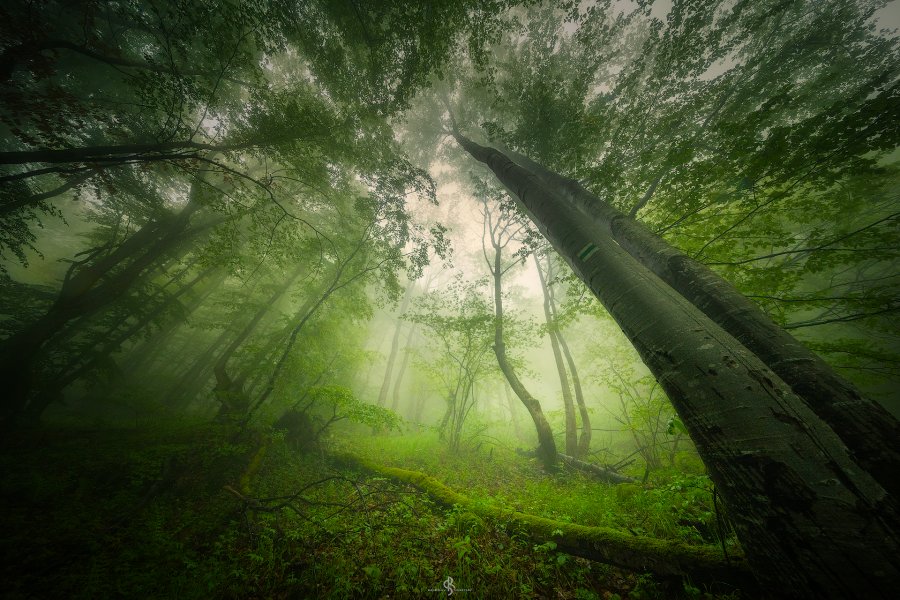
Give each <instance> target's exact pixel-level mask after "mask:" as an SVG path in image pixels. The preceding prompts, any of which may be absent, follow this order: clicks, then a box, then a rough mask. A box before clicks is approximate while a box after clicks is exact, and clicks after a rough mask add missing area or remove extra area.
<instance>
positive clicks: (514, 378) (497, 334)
mask: <svg viewBox="0 0 900 600" xmlns="http://www.w3.org/2000/svg"><path fill="white" fill-rule="evenodd" d="M502 268H503V264H502V261H501V253H500V248H499V247H496V245H495V248H494V269H493V275H494V354H495V355H496V356H497V364H499V365H500V370H501V371H502V372H503V376H504V377H506V381H508V382H509V387H511V388H512V391H513V392H515V394H516V396H518V397H519V400H520V401H521V402H522V404H524V405H525V408H526V409H527V410H528V414H529V415H531V420H532V421H534V428H535V430H536V431H537V436H538V458H539V459H540V460H541V462H542V463H543V464H544V467H545V468H547V469H554V468H556V442H555V441H554V440H553V430H552V429H550V423H548V422H547V418H546V417H545V416H544V411H543V410H541V403H540V402H538V400H537V399H536V398H535V397H534V396H532V395H531V394H530V393H529V392H528V390H527V389H526V388H525V385H524V384H523V383H522V382H521V380H519V377H518V375H516V371H515V369H514V368H513V366H512V363H510V362H509V359H508V358H507V357H506V344H505V343H504V342H503V287H502V284H501V280H502V277H503V270H502Z"/></svg>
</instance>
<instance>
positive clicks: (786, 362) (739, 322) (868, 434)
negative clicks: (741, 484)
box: [511, 153, 900, 498]
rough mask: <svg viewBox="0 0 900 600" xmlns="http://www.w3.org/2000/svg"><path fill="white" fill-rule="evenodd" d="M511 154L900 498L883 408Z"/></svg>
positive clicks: (755, 310)
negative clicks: (777, 382)
mask: <svg viewBox="0 0 900 600" xmlns="http://www.w3.org/2000/svg"><path fill="white" fill-rule="evenodd" d="M511 154H512V157H513V159H514V160H515V161H516V162H518V163H519V164H520V165H521V166H523V167H524V168H526V169H528V170H530V171H531V172H532V173H534V174H535V175H536V176H537V177H538V178H540V179H541V180H542V182H543V183H545V184H547V185H549V186H551V187H552V188H553V189H554V190H555V191H557V192H558V193H559V195H560V196H562V197H563V198H565V199H566V200H567V201H568V202H569V204H570V205H572V206H574V207H576V208H577V209H578V210H579V211H580V212H581V214H583V215H585V216H586V217H588V218H590V219H592V221H593V223H594V224H595V225H596V226H597V228H598V230H599V231H601V232H604V233H607V234H609V235H611V236H612V237H613V239H615V240H616V242H617V243H618V244H619V246H621V247H622V248H624V249H625V250H626V251H627V252H628V253H629V254H631V255H632V256H633V257H634V258H635V259H637V260H638V261H639V262H640V263H641V264H642V265H644V266H645V267H647V268H648V269H650V270H651V271H652V272H653V273H655V274H656V275H657V276H659V277H660V278H661V279H662V280H663V281H665V282H666V283H667V284H669V285H670V286H671V287H672V288H673V289H674V290H676V291H677V292H678V293H679V294H681V295H682V296H683V297H684V298H686V299H687V300H688V301H689V302H691V303H692V304H694V306H696V307H697V308H698V309H700V310H701V311H702V312H703V313H704V314H705V315H707V316H708V317H709V318H710V319H712V320H713V321H714V322H716V323H717V324H718V325H719V326H721V327H722V328H723V329H725V331H727V332H728V333H730V334H731V335H733V336H734V337H735V338H737V340H738V341H740V342H741V344H743V345H744V346H746V348H747V349H748V350H750V351H751V352H753V353H754V354H756V356H758V357H759V358H760V360H762V361H763V362H764V363H765V364H766V365H767V366H768V367H769V368H770V369H772V370H773V371H774V372H775V373H776V374H778V376H779V377H780V378H781V379H782V380H784V382H785V383H787V384H788V385H789V386H790V387H791V389H792V390H793V392H794V393H795V394H797V395H798V396H800V397H801V398H803V400H804V401H805V402H806V403H807V404H808V405H809V407H810V408H811V409H812V410H813V411H814V412H815V413H816V414H817V415H819V417H821V418H822V419H823V420H824V421H825V422H826V423H828V425H829V426H830V427H831V428H832V429H833V430H834V431H835V432H836V433H837V434H838V435H839V436H840V438H841V440H843V442H844V443H845V444H846V445H847V447H848V448H849V449H850V452H851V453H852V455H853V459H854V460H855V461H856V462H857V463H858V464H859V465H860V466H861V467H863V468H864V469H865V470H866V471H868V472H869V473H870V474H871V475H872V476H873V477H875V479H877V480H878V482H879V483H880V484H881V485H882V486H883V487H884V488H885V489H886V490H888V491H889V492H890V493H891V494H892V495H893V496H894V497H895V498H900V477H898V476H897V473H900V422H898V420H897V419H896V418H895V417H894V416H893V415H892V414H890V413H889V412H888V411H887V410H886V409H885V408H884V407H883V406H881V405H880V404H878V403H877V402H874V401H872V400H870V399H868V398H866V397H865V396H863V395H862V393H861V392H860V391H859V390H858V389H857V388H856V387H855V386H854V385H853V384H852V383H850V382H849V381H847V380H845V379H844V378H843V377H841V376H840V375H838V374H837V373H836V372H835V371H834V370H833V369H832V368H831V367H830V366H829V365H828V364H827V363H826V362H825V361H824V360H822V359H821V358H820V357H819V356H817V355H816V354H815V353H814V352H812V351H811V350H809V349H808V348H807V347H806V346H804V345H803V344H802V343H801V342H799V341H798V340H797V339H796V338H794V337H793V336H792V335H791V334H790V333H788V332H787V331H785V330H784V329H783V328H781V327H779V326H778V325H777V324H776V323H774V322H773V321H772V319H770V318H769V316H768V315H767V314H765V313H764V312H763V311H762V309H760V308H759V306H757V305H756V304H754V303H753V302H752V301H751V300H749V299H748V298H746V297H745V296H743V295H742V294H741V293H740V292H738V291H737V290H736V289H735V288H734V286H732V285H731V284H730V283H728V282H727V281H725V280H724V279H722V277H720V276H719V275H718V274H717V273H716V272H715V271H713V270H712V269H710V268H709V267H707V266H706V265H704V264H702V263H700V262H698V261H696V260H694V259H692V258H691V257H689V256H687V255H685V254H684V253H683V252H681V251H680V250H678V249H677V248H674V247H672V246H671V245H669V244H668V243H667V242H666V241H665V240H663V239H662V238H660V237H659V236H657V235H656V234H654V233H653V232H651V231H650V230H649V229H647V228H646V227H645V226H644V225H643V224H641V223H640V222H638V221H636V220H634V219H632V218H629V217H628V216H626V215H625V214H623V213H622V212H620V211H619V210H618V209H616V208H615V207H613V206H612V205H610V204H609V203H607V202H605V201H603V199H601V198H599V197H597V196H595V195H594V194H591V193H590V192H588V191H587V190H586V189H584V188H583V187H582V186H581V185H580V184H579V183H578V182H576V181H573V180H571V179H568V178H566V177H563V176H561V175H558V174H556V173H553V172H551V171H549V170H547V169H545V168H544V167H542V166H541V165H539V164H538V163H536V162H534V161H532V160H530V159H528V158H527V157H525V156H522V155H520V154H517V153H511Z"/></svg>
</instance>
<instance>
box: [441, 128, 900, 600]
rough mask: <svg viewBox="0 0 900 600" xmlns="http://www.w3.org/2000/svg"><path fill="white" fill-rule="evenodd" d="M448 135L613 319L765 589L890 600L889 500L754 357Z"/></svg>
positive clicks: (531, 185) (537, 187)
mask: <svg viewBox="0 0 900 600" xmlns="http://www.w3.org/2000/svg"><path fill="white" fill-rule="evenodd" d="M456 139H457V141H458V142H459V144H460V145H461V146H462V147H463V148H464V149H465V150H467V151H468V152H469V153H470V154H471V155H472V156H473V157H474V158H476V159H477V160H479V161H481V162H483V163H485V164H486V165H487V166H488V167H489V168H490V169H491V170H492V171H493V172H494V174H495V175H496V176H497V178H498V179H499V180H500V181H501V182H502V183H503V184H504V185H505V186H506V187H507V188H508V189H509V190H510V192H512V193H513V194H514V196H516V197H517V198H518V200H519V202H520V205H521V207H522V208H523V209H524V210H525V211H526V213H527V214H528V215H529V216H530V217H531V219H532V220H533V221H534V223H535V224H536V225H537V226H538V227H539V229H540V230H541V232H542V233H543V234H544V235H545V236H546V237H547V239H548V240H549V241H550V242H551V244H553V246H554V248H556V250H557V251H558V252H559V253H560V254H561V255H562V256H563V257H564V258H565V259H566V260H567V261H568V262H569V264H570V265H571V267H572V268H573V270H574V271H575V272H576V273H577V274H578V276H579V277H580V278H581V279H582V281H584V282H585V283H586V284H587V285H588V287H589V288H590V289H591V291H592V292H593V293H594V294H595V296H596V297H597V298H598V299H599V300H600V301H601V303H602V304H603V305H604V306H605V307H606V309H607V310H608V311H609V312H610V314H611V315H612V316H613V318H614V319H615V320H616V321H617V322H618V324H619V326H620V327H622V329H623V331H624V332H625V334H626V335H627V336H628V338H629V339H630V340H631V341H632V343H633V344H634V345H635V348H636V349H637V350H638V352H639V354H640V355H641V357H642V359H643V360H644V362H645V363H646V364H647V366H648V367H649V368H650V370H651V371H652V372H653V374H654V375H655V376H656V378H657V379H658V380H659V382H660V384H661V385H662V386H663V388H664V389H665V391H666V393H667V394H668V396H669V399H670V400H671V401H672V404H673V406H674V407H675V409H676V411H677V412H678V414H679V416H680V417H681V419H682V421H683V422H684V424H685V426H686V427H687V429H688V431H689V433H690V435H691V438H692V439H693V440H694V442H695V444H696V446H697V450H698V452H699V453H700V456H701V457H702V458H703V461H704V462H705V463H706V466H707V468H708V470H709V475H710V477H711V478H712V480H713V481H714V482H715V484H716V487H717V489H718V490H719V492H720V493H721V495H722V497H723V499H724V500H725V501H726V504H727V505H728V507H729V514H730V515H731V516H732V517H733V519H734V525H735V531H736V532H737V534H738V537H739V539H740V541H741V544H742V546H743V548H744V550H745V551H746V554H747V559H748V561H749V563H750V566H751V568H752V569H753V571H754V573H755V574H756V576H757V577H758V579H759V580H760V582H761V583H762V584H763V586H765V587H766V588H767V589H768V590H770V592H771V593H773V594H778V595H782V594H784V593H785V592H787V593H788V594H789V595H792V596H795V597H808V598H846V597H867V598H890V597H893V596H894V595H895V594H896V589H897V584H898V582H900V566H898V564H897V563H896V561H895V560H894V557H896V555H897V553H898V551H900V543H898V532H897V523H898V521H897V518H896V508H895V506H894V505H893V502H892V500H891V498H890V496H889V495H888V494H887V493H886V492H885V490H884V488H883V487H881V486H880V485H879V484H878V483H877V482H876V481H875V480H874V479H873V478H872V477H871V476H870V475H869V474H868V473H866V472H864V471H863V470H861V469H860V468H859V466H858V465H857V464H855V463H854V462H853V460H852V459H851V457H850V455H849V453H848V452H847V449H846V447H845V446H844V444H843V443H842V441H841V439H840V438H838V436H837V435H836V434H835V433H834V432H833V431H832V430H831V429H830V428H829V427H828V425H827V424H826V423H825V422H823V421H822V420H821V419H819V418H818V417H817V416H816V414H815V413H813V412H812V410H810V408H809V407H808V406H806V405H805V404H804V403H803V402H802V400H801V399H800V398H799V397H798V396H797V395H796V394H795V393H794V392H793V391H792V390H791V388H790V387H789V386H788V385H787V384H785V383H784V381H782V380H781V379H780V378H779V377H778V375H777V374H775V373H774V372H773V371H772V370H771V369H769V368H768V367H767V366H766V365H765V364H764V363H763V362H762V361H761V360H760V359H759V358H757V357H756V356H755V355H754V354H752V353H751V352H749V351H748V350H747V349H746V348H745V347H743V346H742V345H741V344H740V343H739V342H738V341H737V340H736V339H735V338H734V337H733V336H731V335H730V334H729V333H727V332H726V331H724V330H723V329H722V328H721V327H719V326H718V325H717V324H715V323H713V322H712V321H711V320H710V318H709V317H707V316H706V315H705V314H703V313H702V312H701V311H700V310H698V308H697V307H696V306H694V305H693V304H691V303H690V302H688V301H687V300H686V299H685V298H683V297H682V296H681V295H679V294H678V293H677V292H675V291H674V290H673V289H672V288H670V287H669V286H668V285H666V284H665V283H664V282H663V281H661V280H660V279H659V277H657V276H656V275H654V274H653V273H651V272H650V271H649V270H648V269H647V268H645V267H644V266H643V265H642V264H641V263H639V262H638V261H637V260H636V259H635V258H634V257H633V256H632V255H631V254H629V253H628V252H626V251H625V249H624V248H623V247H622V246H620V245H619V244H618V243H616V241H615V240H614V239H613V238H612V237H611V236H609V235H608V234H604V232H598V231H597V228H596V227H593V228H590V227H587V226H586V225H585V219H584V218H583V217H582V216H580V215H579V214H578V213H577V212H576V211H574V210H572V209H570V208H568V207H567V206H566V203H565V201H563V200H562V199H561V198H560V197H559V196H557V195H556V194H555V193H553V191H551V190H549V189H548V188H547V187H545V185H544V184H543V182H542V181H541V180H540V179H539V178H538V177H536V176H535V175H533V174H531V173H530V172H528V171H527V170H526V169H523V168H522V167H520V166H518V165H516V164H515V163H513V162H512V161H510V160H509V159H507V158H506V157H505V156H503V155H502V154H501V153H499V152H497V151H496V150H493V149H491V148H486V147H484V146H480V145H478V144H475V143H473V142H471V141H470V140H468V139H466V138H464V137H462V136H461V135H459V134H458V133H457V134H456Z"/></svg>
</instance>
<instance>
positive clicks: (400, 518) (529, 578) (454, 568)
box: [0, 426, 723, 599]
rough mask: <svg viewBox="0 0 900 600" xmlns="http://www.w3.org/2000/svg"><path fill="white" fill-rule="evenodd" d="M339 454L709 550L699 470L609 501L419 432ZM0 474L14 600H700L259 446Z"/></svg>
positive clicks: (100, 448)
mask: <svg viewBox="0 0 900 600" xmlns="http://www.w3.org/2000/svg"><path fill="white" fill-rule="evenodd" d="M339 440H343V441H337V440H336V441H335V442H334V443H333V446H344V447H345V448H346V447H349V448H352V449H353V450H354V451H356V452H360V453H365V455H366V456H369V457H370V458H371V459H373V460H378V461H379V462H382V463H384V464H393V465H396V466H404V467H406V468H415V469H418V470H421V471H424V472H427V473H428V474H429V475H431V476H433V477H435V478H437V479H439V480H441V481H443V482H444V483H446V484H447V485H449V486H451V487H453V488H455V489H458V490H459V491H460V492H463V493H465V494H467V495H468V496H469V497H470V498H473V499H476V500H478V501H483V502H492V503H502V504H504V505H507V506H511V507H515V508H517V509H520V510H522V511H525V512H530V513H533V514H537V515H542V516H549V517H552V518H554V519H557V520H562V521H572V522H576V523H582V524H602V525H611V524H612V525H615V526H617V527H621V528H623V529H625V530H632V531H633V532H634V533H636V534H638V533H639V534H641V535H653V536H659V537H674V538H679V539H685V540H687V541H692V542H696V543H718V542H716V541H715V539H714V538H715V535H716V534H715V533H714V532H715V526H714V522H715V516H714V515H713V516H712V517H711V516H710V514H709V513H710V512H712V507H711V503H710V499H709V496H710V495H709V489H708V485H709V484H708V481H706V480H705V477H703V476H702V475H699V474H695V475H686V474H683V473H682V474H675V473H661V474H659V476H657V477H654V478H653V479H652V480H651V482H650V485H648V486H646V487H642V486H631V487H623V486H619V487H613V486H606V485H603V484H598V483H595V482H592V481H591V480H589V479H587V478H585V477H584V476H582V475H581V474H579V473H571V472H566V471H561V472H560V473H558V474H555V475H552V476H548V475H544V474H542V473H541V472H540V470H539V469H538V468H537V467H536V465H535V464H534V463H533V461H531V460H529V459H527V458H523V457H521V456H519V455H517V454H515V453H514V452H511V451H509V450H505V449H501V448H499V447H495V448H494V449H493V450H490V449H489V448H487V447H482V448H480V449H479V450H477V451H476V450H472V451H468V452H463V453H459V454H451V453H449V452H446V451H445V450H444V449H443V447H442V446H441V445H440V444H439V443H438V442H437V440H436V439H434V438H433V437H431V436H430V435H429V434H427V433H426V434H421V435H413V436H409V437H392V436H372V435H370V434H368V433H366V434H365V435H363V434H361V432H360V431H357V432H356V434H355V435H352V436H346V435H345V436H342V437H341V438H339ZM263 446H265V451H263V452H260V448H261V447H263ZM0 466H2V468H3V472H4V477H3V480H2V484H0V498H2V502H3V509H4V510H3V521H4V523H3V528H4V532H5V533H4V536H3V540H2V542H0V552H2V560H3V570H2V571H0V576H2V578H3V580H4V581H5V582H6V583H5V586H6V587H5V590H4V595H5V597H10V598H44V597H66V598H111V597H148V598H373V599H374V598H422V597H426V598H427V597H435V598H438V597H447V593H448V591H449V589H450V587H452V588H453V589H454V595H457V594H458V595H459V596H460V597H463V598H573V599H574V598H579V599H594V598H603V599H608V598H641V599H645V598H669V597H686V598H700V597H710V596H709V595H708V594H707V590H704V589H702V588H700V587H695V586H693V585H692V584H691V583H690V582H685V581H677V582H672V581H666V582H662V581H657V580H656V579H654V578H653V577H651V576H649V575H642V574H634V573H629V572H626V571H622V570H619V569H616V568H613V567H610V566H607V565H602V564H599V563H594V562H590V561H587V560H583V559H580V558H575V557H572V556H569V555H567V554H564V553H561V552H559V551H558V550H557V548H556V546H555V544H554V543H553V542H552V541H542V540H534V539H529V538H528V537H527V536H526V535H525V534H524V533H523V532H521V531H516V530H514V529H512V528H509V527H507V526H506V525H504V524H503V523H494V522H488V521H486V520H484V519H482V518H480V517H478V516H476V515H474V514H472V513H470V512H467V511H465V510H463V509H461V508H460V507H458V506H457V507H443V506H438V505H436V504H434V502H433V501H432V499H431V498H429V497H427V496H426V495H424V494H423V493H421V492H419V491H417V490H415V489H413V488H411V487H408V486H401V485H398V484H395V483H394V482H392V481H389V480H386V479H383V478H379V477H373V476H371V475H370V474H366V473H360V472H355V471H353V470H350V469H348V468H346V467H341V466H339V465H337V464H336V463H333V462H331V461H329V460H328V458H327V455H325V454H324V453H321V452H313V453H308V454H301V453H298V452H296V451H295V450H292V449H290V448H289V447H288V445H287V444H285V443H284V441H283V440H279V439H278V437H277V436H275V437H274V438H272V437H270V436H269V435H268V432H254V431H251V432H247V433H245V434H243V435H239V434H238V433H237V432H236V431H235V430H233V429H229V428H222V427H214V426H189V427H183V428H180V429H167V430H155V431H154V430H148V431H134V430H119V431H110V430H93V431H90V430H75V429H68V430H55V431H54V430H48V431H43V432H38V433H29V434H27V435H24V434H23V435H22V436H19V437H14V438H9V439H7V440H5V441H4V447H3V452H2V454H0ZM450 578H452V586H451V579H450ZM716 597H723V596H716Z"/></svg>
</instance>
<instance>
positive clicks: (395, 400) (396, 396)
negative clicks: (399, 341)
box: [391, 323, 416, 412]
mask: <svg viewBox="0 0 900 600" xmlns="http://www.w3.org/2000/svg"><path fill="white" fill-rule="evenodd" d="M415 333H416V326H415V324H413V323H411V324H410V326H409V333H407V334H406V344H405V345H404V347H403V360H401V361H400V369H399V370H398V371H397V379H396V380H395V381H394V393H393V396H392V399H391V410H392V411H394V412H397V409H398V408H399V407H400V386H401V385H402V384H403V376H404V375H405V374H406V367H407V365H409V355H410V347H411V346H412V340H413V336H414V335H415Z"/></svg>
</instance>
